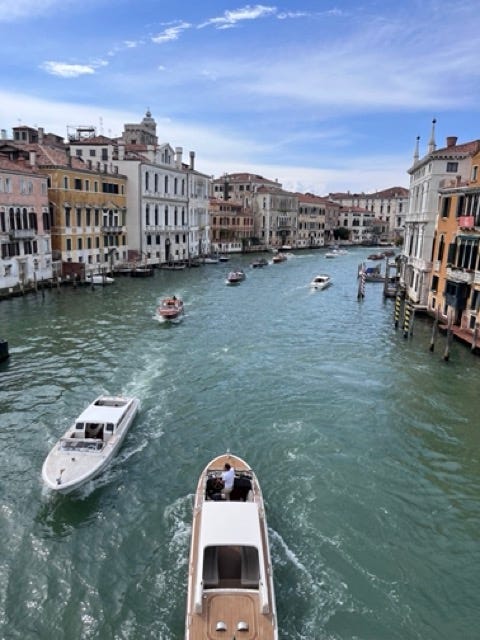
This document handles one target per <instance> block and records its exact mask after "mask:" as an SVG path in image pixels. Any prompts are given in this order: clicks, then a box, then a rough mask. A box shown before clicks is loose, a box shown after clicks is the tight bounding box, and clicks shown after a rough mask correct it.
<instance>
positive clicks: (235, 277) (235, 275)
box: [226, 271, 245, 284]
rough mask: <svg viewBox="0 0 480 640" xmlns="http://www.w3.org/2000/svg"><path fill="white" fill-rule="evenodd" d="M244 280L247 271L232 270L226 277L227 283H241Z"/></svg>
mask: <svg viewBox="0 0 480 640" xmlns="http://www.w3.org/2000/svg"><path fill="white" fill-rule="evenodd" d="M243 280H245V273H244V272H243V271H230V273H229V274H228V276H227V279H226V284H240V282H242V281H243Z"/></svg>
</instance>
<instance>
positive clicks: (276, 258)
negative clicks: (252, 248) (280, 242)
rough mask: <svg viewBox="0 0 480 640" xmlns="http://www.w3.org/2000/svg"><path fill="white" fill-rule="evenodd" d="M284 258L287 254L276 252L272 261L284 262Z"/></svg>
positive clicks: (276, 262) (275, 262)
mask: <svg viewBox="0 0 480 640" xmlns="http://www.w3.org/2000/svg"><path fill="white" fill-rule="evenodd" d="M286 259H287V256H286V255H285V254H284V253H276V254H275V255H274V256H273V258H272V262H273V263H274V264H278V263H279V262H285V260H286Z"/></svg>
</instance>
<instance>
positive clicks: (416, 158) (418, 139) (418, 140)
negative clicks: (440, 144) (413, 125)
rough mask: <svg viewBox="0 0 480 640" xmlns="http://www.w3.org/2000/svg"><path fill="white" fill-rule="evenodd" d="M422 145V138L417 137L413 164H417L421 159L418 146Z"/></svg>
mask: <svg viewBox="0 0 480 640" xmlns="http://www.w3.org/2000/svg"><path fill="white" fill-rule="evenodd" d="M419 144H420V136H417V138H416V140H415V150H414V152H413V164H415V163H416V162H418V159H419V157H420V156H419V152H418V145H419Z"/></svg>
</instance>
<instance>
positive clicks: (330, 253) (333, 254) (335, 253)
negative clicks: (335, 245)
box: [325, 249, 340, 258]
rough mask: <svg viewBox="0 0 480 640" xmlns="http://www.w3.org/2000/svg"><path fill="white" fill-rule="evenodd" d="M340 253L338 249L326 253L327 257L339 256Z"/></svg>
mask: <svg viewBox="0 0 480 640" xmlns="http://www.w3.org/2000/svg"><path fill="white" fill-rule="evenodd" d="M339 255H340V254H339V253H338V251H337V249H332V251H327V253H326V254H325V258H338V256H339Z"/></svg>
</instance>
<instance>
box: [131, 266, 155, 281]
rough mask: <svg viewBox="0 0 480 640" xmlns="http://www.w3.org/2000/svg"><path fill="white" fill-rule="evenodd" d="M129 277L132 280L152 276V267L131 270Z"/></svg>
mask: <svg viewBox="0 0 480 640" xmlns="http://www.w3.org/2000/svg"><path fill="white" fill-rule="evenodd" d="M130 275H131V276H132V278H149V277H151V276H153V267H152V266H151V265H142V266H140V267H135V268H133V269H132V271H131V273H130Z"/></svg>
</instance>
